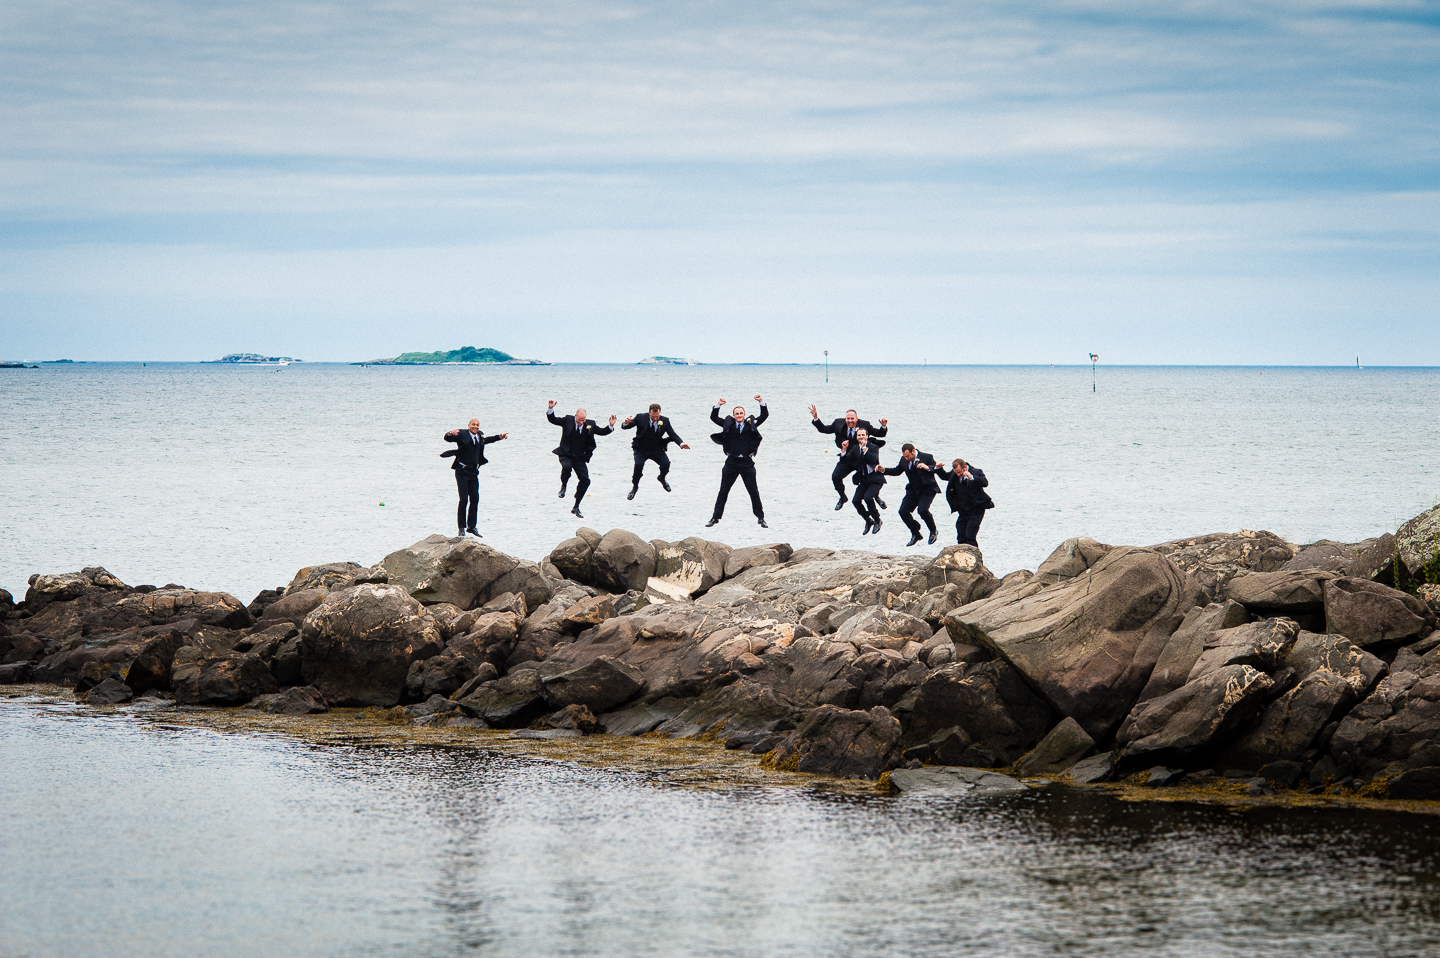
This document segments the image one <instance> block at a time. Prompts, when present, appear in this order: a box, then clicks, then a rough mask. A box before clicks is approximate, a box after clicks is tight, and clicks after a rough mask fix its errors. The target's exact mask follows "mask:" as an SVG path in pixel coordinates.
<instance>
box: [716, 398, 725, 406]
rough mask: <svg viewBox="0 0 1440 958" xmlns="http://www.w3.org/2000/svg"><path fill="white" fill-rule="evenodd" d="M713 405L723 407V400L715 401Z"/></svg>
mask: <svg viewBox="0 0 1440 958" xmlns="http://www.w3.org/2000/svg"><path fill="white" fill-rule="evenodd" d="M715 405H717V406H723V405H725V400H723V399H717V400H715Z"/></svg>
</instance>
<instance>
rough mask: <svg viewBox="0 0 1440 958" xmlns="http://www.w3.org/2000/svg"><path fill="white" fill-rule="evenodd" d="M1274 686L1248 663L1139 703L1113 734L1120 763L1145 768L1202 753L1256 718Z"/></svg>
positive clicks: (1215, 672) (1220, 671)
mask: <svg viewBox="0 0 1440 958" xmlns="http://www.w3.org/2000/svg"><path fill="white" fill-rule="evenodd" d="M1274 684H1275V683H1274V682H1273V681H1271V679H1270V678H1269V676H1267V675H1265V674H1264V673H1262V672H1257V671H1256V670H1255V669H1252V668H1251V667H1250V666H1248V665H1227V666H1225V667H1224V668H1220V669H1216V670H1215V671H1213V672H1207V673H1205V675H1203V676H1201V677H1200V678H1198V679H1196V680H1195V681H1193V682H1187V683H1186V684H1185V685H1182V686H1181V687H1180V688H1178V689H1176V690H1175V691H1174V692H1171V693H1169V694H1168V695H1162V696H1160V697H1159V698H1154V699H1150V700H1149V701H1148V702H1141V703H1140V704H1139V705H1137V706H1135V710H1134V711H1133V712H1131V713H1130V714H1129V715H1128V716H1127V717H1126V719H1125V722H1124V724H1122V725H1121V726H1120V731H1119V732H1118V733H1117V734H1116V736H1115V738H1116V741H1117V742H1119V743H1120V745H1122V746H1123V747H1124V748H1123V750H1122V752H1121V755H1120V759H1121V761H1123V762H1125V763H1127V764H1130V765H1133V766H1138V767H1141V768H1143V767H1145V766H1147V765H1155V764H1157V763H1165V762H1175V761H1180V760H1182V759H1184V758H1186V757H1188V756H1190V755H1192V754H1195V753H1206V752H1208V751H1210V750H1212V749H1214V748H1216V747H1218V746H1219V745H1220V744H1222V743H1224V742H1225V741H1226V740H1227V738H1228V737H1229V735H1230V733H1231V732H1232V731H1234V730H1235V729H1237V728H1239V727H1240V726H1242V725H1244V724H1245V723H1246V722H1247V721H1249V720H1250V719H1251V718H1253V717H1254V716H1255V714H1256V713H1257V712H1258V711H1259V710H1260V707H1261V706H1262V705H1263V704H1264V703H1265V701H1266V699H1267V698H1268V697H1269V692H1270V690H1271V689H1272V688H1273V687H1274Z"/></svg>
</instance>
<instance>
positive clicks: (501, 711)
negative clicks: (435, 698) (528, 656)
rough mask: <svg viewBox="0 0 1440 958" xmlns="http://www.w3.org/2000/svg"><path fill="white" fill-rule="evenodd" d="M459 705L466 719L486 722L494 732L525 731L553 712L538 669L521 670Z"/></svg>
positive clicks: (495, 681)
mask: <svg viewBox="0 0 1440 958" xmlns="http://www.w3.org/2000/svg"><path fill="white" fill-rule="evenodd" d="M459 703H460V707H461V708H462V709H464V710H465V713H466V714H467V715H469V716H470V717H471V718H478V719H483V720H484V722H485V724H486V725H489V726H491V727H492V728H523V727H525V726H526V725H529V724H530V723H531V722H533V721H534V720H535V719H537V718H539V717H540V716H542V715H544V714H545V713H547V712H550V711H552V709H551V708H550V707H549V705H548V703H547V701H546V698H545V686H544V683H543V681H542V680H541V678H540V673H539V672H537V671H536V670H535V669H519V670H517V671H514V672H511V673H510V674H509V675H505V676H502V677H500V678H498V679H494V680H493V681H490V682H486V683H485V684H484V685H481V686H480V687H479V688H477V689H475V690H474V691H473V692H471V693H470V694H469V695H466V696H464V697H463V698H460V699H459Z"/></svg>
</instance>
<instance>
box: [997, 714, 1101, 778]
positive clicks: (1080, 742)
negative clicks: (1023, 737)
mask: <svg viewBox="0 0 1440 958" xmlns="http://www.w3.org/2000/svg"><path fill="white" fill-rule="evenodd" d="M1093 751H1095V740H1094V739H1092V738H1091V737H1090V736H1089V735H1087V734H1086V732H1085V730H1084V729H1083V728H1081V727H1080V723H1078V722H1076V721H1075V720H1074V719H1072V718H1064V719H1061V720H1060V724H1058V725H1056V726H1055V727H1054V728H1053V729H1051V730H1050V732H1049V734H1047V735H1046V736H1045V737H1044V738H1043V739H1041V740H1040V744H1039V745H1037V746H1035V748H1034V749H1033V750H1032V751H1030V752H1029V753H1028V754H1026V755H1025V756H1023V757H1022V758H1021V759H1020V761H1018V762H1016V763H1015V773H1016V774H1017V775H1020V776H1024V777H1029V776H1032V775H1055V774H1058V773H1060V772H1063V771H1065V770H1066V769H1068V768H1071V767H1072V766H1074V765H1075V763H1076V762H1078V761H1080V760H1081V759H1082V758H1084V757H1085V756H1087V755H1089V754H1090V753H1091V752H1093Z"/></svg>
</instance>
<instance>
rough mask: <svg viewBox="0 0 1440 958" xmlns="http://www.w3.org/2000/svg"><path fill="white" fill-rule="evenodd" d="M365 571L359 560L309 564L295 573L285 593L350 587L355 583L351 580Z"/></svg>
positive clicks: (327, 590) (328, 590)
mask: <svg viewBox="0 0 1440 958" xmlns="http://www.w3.org/2000/svg"><path fill="white" fill-rule="evenodd" d="M363 571H365V567H364V566H362V565H361V564H360V563H358V562H322V563H320V564H319V565H307V566H306V567H305V568H303V569H301V570H300V571H299V572H297V573H295V576H294V577H293V578H292V579H291V580H290V584H289V585H288V586H286V587H285V594H286V595H291V594H293V593H296V592H308V591H310V590H312V589H324V590H325V591H326V592H330V591H332V590H335V589H345V588H349V587H350V586H352V585H354V584H355V583H354V582H353V581H351V580H353V579H354V578H355V576H357V575H359V574H360V573H361V572H363Z"/></svg>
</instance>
